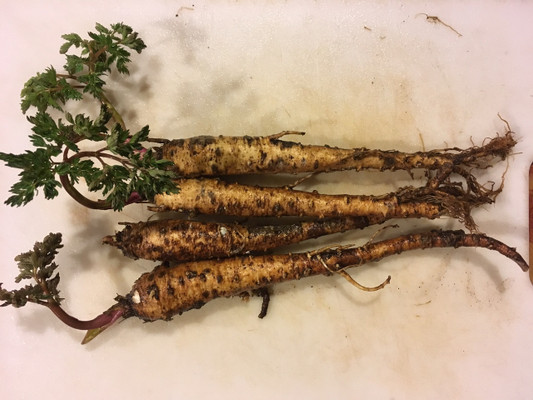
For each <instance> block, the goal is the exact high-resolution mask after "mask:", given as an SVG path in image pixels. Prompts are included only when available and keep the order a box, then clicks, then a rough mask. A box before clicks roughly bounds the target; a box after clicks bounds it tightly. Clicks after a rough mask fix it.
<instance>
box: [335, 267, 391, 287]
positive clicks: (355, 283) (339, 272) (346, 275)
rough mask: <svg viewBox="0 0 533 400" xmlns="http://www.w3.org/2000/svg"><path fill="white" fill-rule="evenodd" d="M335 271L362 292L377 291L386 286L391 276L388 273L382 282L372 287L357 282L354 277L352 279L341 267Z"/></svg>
mask: <svg viewBox="0 0 533 400" xmlns="http://www.w3.org/2000/svg"><path fill="white" fill-rule="evenodd" d="M337 273H338V274H339V275H340V276H342V277H343V278H345V279H346V280H347V281H348V282H350V283H351V284H352V285H354V286H355V287H356V288H357V289H359V290H362V291H364V292H377V291H378V290H381V289H383V288H384V287H385V286H387V285H388V284H389V283H390V281H391V276H390V275H389V276H388V277H387V279H385V280H384V281H383V282H382V283H380V284H379V285H377V286H374V287H368V286H363V285H361V284H360V283H359V282H357V281H356V280H355V279H353V278H352V277H351V276H350V274H349V273H348V272H346V271H344V270H342V269H340V270H338V271H337Z"/></svg>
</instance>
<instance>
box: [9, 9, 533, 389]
mask: <svg viewBox="0 0 533 400" xmlns="http://www.w3.org/2000/svg"><path fill="white" fill-rule="evenodd" d="M0 9H1V14H2V23H1V24H0V35H1V36H0V37H1V40H0V51H1V54H2V63H1V64H0V81H1V82H2V90H0V101H1V104H0V135H1V137H2V141H1V142H0V143H2V144H1V151H4V152H22V151H23V150H24V149H26V148H27V147H28V139H27V135H28V133H29V124H28V123H27V122H26V121H25V118H24V117H23V116H22V114H21V113H20V110H19V93H20V89H21V88H22V85H23V83H24V82H25V81H26V80H27V79H28V78H29V77H30V76H32V75H33V74H35V73H36V72H37V71H42V70H43V69H44V68H45V67H46V66H48V65H56V66H60V65H62V64H63V59H62V57H61V56H60V55H59V54H58V49H59V46H60V44H61V40H60V35H62V34H64V33H70V32H78V33H83V32H86V31H87V30H91V29H92V28H93V27H94V23H95V22H100V23H103V24H109V23H113V22H119V21H123V22H125V23H127V24H129V25H131V26H132V27H133V28H134V29H135V30H136V31H139V32H140V34H141V36H142V37H143V39H144V40H145V42H146V44H147V45H148V48H147V49H146V50H145V52H144V53H143V54H142V55H141V56H138V57H137V56H136V57H135V58H134V62H135V64H134V66H133V67H132V75H131V77H130V79H129V80H124V81H121V82H119V83H117V84H116V85H114V87H113V90H114V92H113V95H112V97H113V99H114V100H115V101H116V102H117V104H119V108H120V111H121V112H122V113H123V115H124V116H125V118H126V120H127V123H128V125H129V127H130V128H131V129H132V130H133V129H136V128H140V127H141V126H143V125H145V124H149V125H150V127H151V130H152V132H153V134H154V136H161V137H187V136H194V135H200V134H213V135H215V134H216V135H218V134H224V135H241V134H249V135H266V134H272V133H276V132H279V131H282V130H304V131H306V132H307V136H305V137H304V138H302V141H304V142H306V143H316V144H323V143H327V144H330V145H336V146H343V147H360V146H366V147H371V148H382V149H392V148H395V149H398V150H405V151H415V150H420V149H422V148H426V149H430V148H442V147H446V146H460V147H468V146H470V145H471V141H473V143H476V144H480V143H482V141H483V140H484V138H486V137H493V136H494V135H496V134H497V132H499V133H504V131H505V126H504V124H503V122H502V121H501V120H500V119H499V118H498V113H499V114H501V116H502V117H503V118H505V119H506V120H508V121H509V123H510V124H511V126H512V128H513V130H514V131H515V132H516V136H517V138H519V139H520V142H519V144H518V146H517V148H516V154H515V155H514V156H513V157H511V158H510V159H509V168H508V171H507V174H506V175H505V190H504V193H503V194H502V195H501V196H500V197H499V198H498V200H497V202H496V204H495V205H494V206H487V207H485V208H484V209H482V210H478V211H476V213H475V214H474V216H475V218H476V220H477V222H478V223H479V226H480V230H482V231H484V232H486V233H488V234H490V235H492V236H495V237H496V238H498V239H501V240H503V241H505V242H507V243H509V244H510V245H513V246H516V247H517V249H518V251H519V252H520V253H521V254H523V255H524V256H525V257H527V256H528V237H527V170H528V167H529V163H530V162H531V161H532V160H533V140H532V139H531V131H532V129H533V118H532V116H531V110H532V106H533V74H532V73H531V65H532V64H533V40H532V32H533V28H532V24H531V16H532V15H533V5H531V4H528V3H527V2H522V3H518V2H511V1H492V2H474V1H467V2H464V1H461V2H459V1H452V2H439V3H437V2H423V1H412V2H406V3H399V4H398V3H397V2H386V1H381V2H341V1H331V2H325V1H324V2H320V1H319V2H312V3H311V2H303V1H302V2H298V1H288V2H276V1H271V2H253V1H249V2H236V1H215V2H203V1H194V3H193V2H183V1H161V2H151V3H150V4H149V5H148V3H147V2H144V1H115V2H109V1H92V2H81V1H77V2H69V3H68V5H67V3H65V2H62V1H48V2H46V3H45V2H40V1H23V2H15V3H14V2H2V5H0ZM421 13H426V14H427V15H429V16H437V17H438V18H439V19H440V20H441V21H442V22H443V23H445V24H447V25H449V26H446V25H444V24H441V23H432V22H435V20H434V19H427V18H426V15H423V14H421ZM452 28H453V29H455V31H454V30H453V29H452ZM460 35H461V36H460ZM504 169H505V165H501V166H499V167H497V168H495V169H491V170H489V171H487V172H486V173H485V174H483V175H482V176H483V178H484V179H486V180H491V179H492V180H495V181H498V180H499V179H500V176H501V174H502V172H503V170H504ZM15 179H16V171H13V170H10V169H8V168H6V167H3V166H2V167H0V185H1V186H0V197H1V198H2V199H5V198H6V197H7V196H8V189H9V187H10V186H11V184H12V183H13V182H14V181H15ZM408 182H409V179H408V177H407V176H406V174H402V173H400V174H380V173H365V174H356V173H354V172H345V173H336V174H331V175H321V176H320V177H317V178H315V179H313V180H311V181H309V182H307V183H306V185H304V186H302V188H303V189H314V188H317V189H319V190H321V191H324V192H329V193H369V194H370V193H374V194H381V193H385V192H387V191H390V190H394V189H395V188H396V187H398V185H402V184H407V183H408ZM0 213H1V217H2V222H3V224H4V229H2V230H1V231H0V254H1V261H2V262H1V263H0V282H4V285H5V287H8V288H9V287H12V286H13V285H14V283H13V278H14V276H15V275H16V273H17V271H16V266H15V263H14V262H13V258H14V257H15V256H16V255H17V254H19V253H21V252H23V251H26V250H28V249H29V248H31V246H32V245H33V243H34V242H35V241H36V240H40V239H42V238H43V237H44V235H45V234H47V233H48V232H51V231H52V232H58V231H59V232H62V233H63V235H64V241H65V248H64V249H63V250H62V252H61V253H60V255H59V258H58V262H59V264H60V272H61V276H62V282H61V284H60V285H61V286H60V287H61V290H62V295H63V297H65V298H66V301H65V307H66V308H67V309H68V310H69V311H70V312H72V314H74V315H76V316H78V317H79V318H82V319H83V318H92V317H93V316H95V315H97V314H98V313H100V312H101V311H103V310H104V309H106V308H107V307H109V306H110V305H111V304H112V303H113V300H112V299H113V297H114V296H115V295H116V294H117V293H122V294H124V293H126V292H128V291H129V288H130V286H131V284H132V283H133V281H134V280H135V278H136V277H137V276H138V275H139V274H140V273H142V272H144V271H146V270H147V269H149V268H151V267H152V265H153V264H152V263H147V262H140V261H129V260H127V259H125V258H124V257H122V256H121V255H120V254H119V253H118V252H117V251H114V250H113V249H110V248H103V247H102V246H101V245H100V238H101V237H102V236H104V235H107V234H110V233H113V232H114V231H115V230H116V229H118V228H119V226H118V225H117V222H119V221H131V220H139V219H146V218H147V217H148V216H149V215H150V214H149V213H148V212H147V211H146V210H145V209H144V208H143V207H142V206H132V207H131V208H128V209H126V210H125V211H124V212H123V213H121V214H119V215H116V214H113V213H111V212H99V211H89V210H86V209H83V208H82V207H81V206H78V205H77V204H75V203H74V202H73V201H72V200H71V199H70V198H68V197H67V196H66V195H64V194H62V195H61V196H60V197H59V198H57V199H56V200H54V201H45V200H43V198H42V197H39V198H38V199H36V200H35V201H33V202H32V203H31V204H30V205H28V206H26V207H24V208H17V209H13V208H9V207H7V206H5V205H1V206H0ZM401 222H402V221H401ZM431 227H442V228H456V227H459V225H458V224H457V223H455V222H454V221H451V220H447V219H445V220H441V221H435V222H432V223H430V222H427V221H415V222H411V223H405V222H402V228H401V229H400V230H397V231H396V232H395V231H394V230H392V229H391V230H387V231H385V232H383V233H381V235H382V236H381V237H391V236H393V235H394V234H397V233H399V232H400V231H407V230H422V229H427V228H431ZM373 232H375V230H367V231H363V232H354V233H349V234H346V235H342V236H341V235H337V236H335V237H334V238H332V239H329V242H328V243H331V242H340V241H344V242H355V243H361V244H362V243H364V242H365V240H367V239H368V238H369V237H370V236H371V235H372V234H373ZM321 244H323V243H322V242H320V241H315V242H313V243H311V245H310V246H311V247H319V246H320V245H321ZM389 274H390V275H391V276H392V283H391V284H390V285H389V286H388V287H386V288H385V289H384V290H382V291H380V292H377V293H364V292H360V291H357V290H356V289H355V288H353V287H352V286H350V285H349V284H348V283H347V282H346V281H344V280H343V279H342V278H340V277H335V278H325V277H318V278H311V279H308V280H304V281H300V282H298V283H288V284H283V285H280V286H278V287H275V288H274V296H273V298H272V303H271V307H270V312H269V314H268V316H267V317H266V318H265V319H264V320H259V319H258V318H257V317H256V315H257V313H258V311H259V306H260V301H259V299H252V300H250V301H249V302H248V303H245V302H242V301H241V300H240V299H231V300H225V299H221V300H217V301H214V302H213V303H211V304H209V305H207V306H205V307H204V308H203V309H201V310H196V311H191V312H189V313H186V314H185V315H183V316H181V317H177V318H175V319H174V321H172V322H169V323H165V322H158V323H153V324H143V323H141V321H139V320H133V319H130V320H127V321H125V322H124V323H121V324H119V325H118V326H115V327H113V328H112V329H110V330H109V331H107V332H105V334H103V335H101V337H99V338H98V339H97V340H95V341H94V342H92V343H90V344H89V345H87V346H85V347H84V346H81V345H80V344H79V341H80V340H81V338H82V336H83V334H82V333H81V332H77V331H73V330H71V329H70V328H68V327H65V326H63V325H62V324H61V323H60V322H59V321H57V320H56V319H55V318H54V317H53V315H52V314H51V313H50V312H49V311H48V310H46V309H42V308H39V307H37V306H31V305H30V306H27V307H25V308H24V309H20V310H15V309H11V308H6V309H1V310H0V326H1V327H2V328H1V334H0V354H2V362H1V363H0V376H1V377H2V383H1V384H0V398H4V399H8V398H9V399H22V398H27V399H33V398H36V397H37V396H39V398H72V397H73V396H74V395H75V396H76V398H79V399H89V398H129V399H135V398H158V399H176V398H187V399H192V398H208V397H209V398H220V399H225V398H231V399H243V398H254V399H281V398H284V399H286V398H306V399H320V398H350V399H352V398H365V399H370V398H371V399H428V398H432V399H450V398H464V399H467V398H468V399H501V398H512V399H524V398H531V397H532V396H533V389H532V388H531V377H532V376H533V366H532V363H533V361H532V360H533V346H531V345H530V344H529V341H530V338H531V329H532V327H533V313H532V312H531V310H532V308H531V307H532V306H531V305H532V304H533V288H532V286H531V284H530V282H529V279H528V277H527V274H525V273H522V272H521V271H520V270H519V269H518V268H517V267H516V265H514V264H513V263H512V262H511V261H509V260H507V259H505V258H504V257H502V256H500V255H498V254H493V253H491V252H489V251H486V250H475V249H468V250H435V251H429V250H428V251H424V252H413V253H410V254H404V255H402V256H399V257H394V258H390V259H387V260H383V261H382V262H380V263H376V264H372V265H369V266H368V267H365V268H363V269H360V270H358V271H353V276H354V277H355V278H356V279H357V280H359V281H360V282H361V283H363V284H367V285H370V286H372V285H375V284H378V283H379V282H381V281H382V280H383V279H385V277H386V276H387V275H389Z"/></svg>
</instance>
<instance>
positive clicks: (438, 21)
mask: <svg viewBox="0 0 533 400" xmlns="http://www.w3.org/2000/svg"><path fill="white" fill-rule="evenodd" d="M418 15H424V16H425V17H426V21H428V22H431V23H433V24H441V25H444V26H445V27H446V28H448V29H451V30H452V31H453V32H455V33H456V34H457V36H459V37H461V36H463V35H462V34H460V33H459V32H457V30H456V29H455V28H454V27H452V26H451V25H448V24H447V23H445V22H444V21H442V20H441V19H440V18H439V17H437V16H436V15H429V14H426V13H419V14H417V16H418Z"/></svg>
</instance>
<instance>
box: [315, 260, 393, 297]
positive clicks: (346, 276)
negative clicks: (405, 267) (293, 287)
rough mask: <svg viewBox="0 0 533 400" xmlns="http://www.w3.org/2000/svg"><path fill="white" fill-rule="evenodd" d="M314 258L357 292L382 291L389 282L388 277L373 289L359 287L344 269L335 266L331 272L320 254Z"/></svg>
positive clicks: (389, 277)
mask: <svg viewBox="0 0 533 400" xmlns="http://www.w3.org/2000/svg"><path fill="white" fill-rule="evenodd" d="M307 256H308V257H309V253H308V254H307ZM316 258H317V260H318V261H320V263H321V264H322V266H323V267H324V268H325V269H326V270H327V271H329V272H330V273H332V274H338V275H340V276H342V277H343V278H344V279H346V280H347V281H348V282H350V283H351V284H352V285H353V286H355V287H356V288H357V289H359V290H362V291H364V292H376V291H378V290H381V289H383V288H384V287H385V286H387V285H388V284H389V283H390V281H391V276H390V275H389V276H388V277H387V279H385V281H383V282H382V283H380V284H379V285H378V286H374V287H368V286H364V285H361V284H360V283H359V282H357V281H356V280H355V279H353V278H352V277H351V276H350V274H349V273H348V272H346V271H345V270H344V269H345V268H341V267H340V266H339V265H338V264H336V265H335V270H332V269H331V268H330V267H328V265H327V264H326V262H325V261H324V260H323V259H322V257H321V256H320V254H317V255H316Z"/></svg>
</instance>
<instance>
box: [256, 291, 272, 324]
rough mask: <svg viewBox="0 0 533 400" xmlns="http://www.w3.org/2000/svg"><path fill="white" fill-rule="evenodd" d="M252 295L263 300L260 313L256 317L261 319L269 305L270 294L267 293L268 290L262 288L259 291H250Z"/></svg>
mask: <svg viewBox="0 0 533 400" xmlns="http://www.w3.org/2000/svg"><path fill="white" fill-rule="evenodd" d="M252 294H253V295H254V296H259V297H261V298H262V299H263V301H262V303H261V311H260V312H259V314H258V315H257V317H258V318H261V319H263V318H264V317H265V316H266V315H267V312H268V305H269V304H270V292H269V291H268V288H266V287H262V288H259V289H255V290H252Z"/></svg>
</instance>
